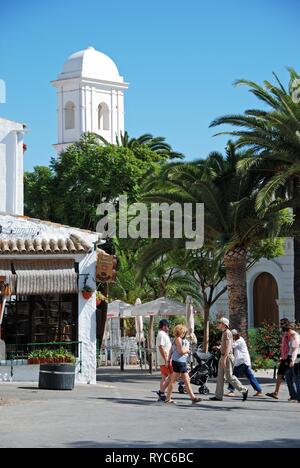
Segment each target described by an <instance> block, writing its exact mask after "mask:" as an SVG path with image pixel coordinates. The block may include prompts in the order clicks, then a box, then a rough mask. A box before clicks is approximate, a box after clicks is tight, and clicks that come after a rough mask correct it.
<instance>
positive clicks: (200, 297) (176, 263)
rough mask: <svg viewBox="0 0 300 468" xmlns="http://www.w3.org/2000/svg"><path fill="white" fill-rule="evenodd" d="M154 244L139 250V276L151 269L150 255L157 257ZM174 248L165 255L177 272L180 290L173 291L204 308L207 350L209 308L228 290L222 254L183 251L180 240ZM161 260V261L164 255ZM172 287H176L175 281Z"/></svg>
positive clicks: (202, 250) (204, 345)
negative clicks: (172, 251)
mask: <svg viewBox="0 0 300 468" xmlns="http://www.w3.org/2000/svg"><path fill="white" fill-rule="evenodd" d="M157 247H159V244H158V245H157V244H156V245H152V246H147V248H146V249H145V250H142V251H141V255H140V257H139V258H138V262H137V272H138V278H141V277H143V276H145V275H147V271H148V270H149V269H151V267H152V265H153V255H154V257H155V258H156V255H155V251H156V249H157ZM174 250H175V252H176V253H173V254H172V253H171V254H170V253H169V254H168V258H169V263H170V268H171V265H172V268H174V267H175V269H176V271H177V280H178V286H179V290H177V291H176V292H177V294H178V293H179V294H181V293H182V294H183V300H185V297H186V296H188V295H189V296H191V297H192V298H193V299H194V304H195V307H196V309H198V308H199V309H200V308H201V309H202V310H203V315H204V341H203V351H204V352H208V349H209V320H210V310H211V308H212V306H213V305H214V304H215V303H216V302H217V300H218V299H219V298H220V297H221V296H222V295H223V294H224V293H225V292H226V290H227V287H226V286H225V285H224V284H222V282H223V280H224V279H225V270H224V266H223V261H222V255H217V254H216V252H212V251H210V250H207V249H205V248H203V249H200V250H196V251H189V250H184V249H182V248H181V246H180V245H179V243H178V249H175V248H174ZM161 259H162V260H163V261H164V256H162V257H161ZM154 261H156V260H154ZM170 271H171V269H170ZM178 272H180V274H178ZM174 286H175V287H176V288H177V287H178V286H177V284H176V282H175V284H174ZM168 292H170V291H168ZM174 292H175V291H174Z"/></svg>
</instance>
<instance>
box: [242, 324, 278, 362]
mask: <svg viewBox="0 0 300 468" xmlns="http://www.w3.org/2000/svg"><path fill="white" fill-rule="evenodd" d="M280 346H281V331H280V329H279V327H278V325H275V324H269V323H264V324H263V325H262V326H261V327H260V328H257V329H252V330H250V331H249V352H250V356H251V360H252V367H253V369H254V370H257V369H272V368H274V367H275V366H276V364H277V362H278V359H279V357H280Z"/></svg>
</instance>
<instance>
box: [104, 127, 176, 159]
mask: <svg viewBox="0 0 300 468" xmlns="http://www.w3.org/2000/svg"><path fill="white" fill-rule="evenodd" d="M99 138H100V140H101V141H102V142H103V143H104V144H106V145H107V146H109V145H110V144H111V143H109V142H108V141H107V140H106V139H105V138H103V137H99ZM116 145H117V146H123V147H125V148H130V149H131V150H133V151H135V150H137V149H138V148H139V147H140V146H146V147H147V148H149V149H150V150H151V151H154V152H155V153H158V154H160V155H161V156H163V157H164V158H167V159H183V158H184V155H183V154H182V153H178V152H176V151H173V149H172V147H171V145H169V144H168V143H167V142H166V139H165V138H164V137H160V136H159V137H155V136H153V135H151V133H145V134H144V135H141V136H139V137H137V138H130V136H129V134H128V132H125V133H124V134H121V136H120V138H119V137H118V136H117V137H116Z"/></svg>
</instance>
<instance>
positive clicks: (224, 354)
mask: <svg viewBox="0 0 300 468" xmlns="http://www.w3.org/2000/svg"><path fill="white" fill-rule="evenodd" d="M218 329H219V330H221V331H222V341H221V359H220V361H219V370H218V380H217V388H216V394H215V396H214V397H212V398H210V400H211V401H222V400H223V397H224V385H225V381H224V377H225V378H226V380H227V382H229V383H230V384H231V385H233V387H234V388H235V389H236V390H238V391H239V392H240V393H241V394H242V395H243V401H246V400H247V398H248V390H247V388H246V387H244V386H243V385H242V384H241V382H240V381H239V380H238V378H237V377H235V376H234V375H233V366H234V355H233V337H232V333H231V331H230V330H229V320H228V319H227V318H226V317H222V318H221V319H220V320H218Z"/></svg>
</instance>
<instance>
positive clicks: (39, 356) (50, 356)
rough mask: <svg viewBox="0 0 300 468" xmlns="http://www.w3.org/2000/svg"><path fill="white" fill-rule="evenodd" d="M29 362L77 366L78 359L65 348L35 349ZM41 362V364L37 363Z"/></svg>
mask: <svg viewBox="0 0 300 468" xmlns="http://www.w3.org/2000/svg"><path fill="white" fill-rule="evenodd" d="M28 361H35V362H34V364H38V363H39V362H45V363H46V362H47V363H50V364H51V363H69V364H75V362H76V357H75V356H74V355H73V354H72V353H70V352H69V351H68V350H66V349H65V348H62V347H61V348H59V349H45V348H43V349H35V350H33V351H31V352H30V353H29V354H28ZM37 361H39V362H37Z"/></svg>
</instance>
